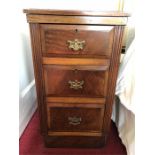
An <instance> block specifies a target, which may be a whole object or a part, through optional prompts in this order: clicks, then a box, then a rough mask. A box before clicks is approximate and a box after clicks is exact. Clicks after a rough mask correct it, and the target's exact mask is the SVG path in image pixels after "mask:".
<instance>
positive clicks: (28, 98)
mask: <svg viewBox="0 0 155 155" xmlns="http://www.w3.org/2000/svg"><path fill="white" fill-rule="evenodd" d="M36 109H37V103H36V89H35V81H34V80H33V81H32V82H31V83H30V84H29V85H28V86H27V87H26V88H25V89H24V90H23V91H22V92H21V93H20V99H19V137H21V135H22V133H23V132H24V130H25V128H26V126H27V125H28V123H29V121H30V119H31V117H32V116H33V114H34V112H35V111H36Z"/></svg>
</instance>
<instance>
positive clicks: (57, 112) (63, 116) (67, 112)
mask: <svg viewBox="0 0 155 155" xmlns="http://www.w3.org/2000/svg"><path fill="white" fill-rule="evenodd" d="M47 108H48V129H49V131H54V132H56V131H57V132H81V133H82V132H89V131H91V132H96V131H98V132H99V131H100V132H101V131H102V123H103V115H104V108H86V107H85V108H81V107H76V108H75V107H50V106H48V107H47ZM69 118H77V119H80V121H79V122H78V123H79V124H71V123H70V122H71V121H70V120H69ZM73 123H74V122H73ZM79 136H80V134H79Z"/></svg>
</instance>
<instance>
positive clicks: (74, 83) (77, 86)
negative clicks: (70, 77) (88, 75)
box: [68, 80, 84, 90]
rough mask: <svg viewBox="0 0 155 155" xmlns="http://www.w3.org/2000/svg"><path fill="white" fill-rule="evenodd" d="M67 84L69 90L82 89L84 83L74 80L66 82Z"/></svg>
mask: <svg viewBox="0 0 155 155" xmlns="http://www.w3.org/2000/svg"><path fill="white" fill-rule="evenodd" d="M68 83H69V84H70V88H71V89H75V90H77V89H82V88H83V85H84V81H83V80H82V81H78V80H74V81H68Z"/></svg>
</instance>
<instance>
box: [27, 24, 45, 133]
mask: <svg viewBox="0 0 155 155" xmlns="http://www.w3.org/2000/svg"><path fill="white" fill-rule="evenodd" d="M30 34H31V46H32V57H33V66H34V75H35V82H36V92H37V102H38V107H39V117H40V127H41V133H42V134H43V135H44V134H45V133H46V132H47V128H46V107H45V105H44V97H43V95H44V93H43V92H42V90H43V89H44V83H43V81H42V80H40V79H43V74H42V72H43V70H42V63H41V47H40V46H38V45H40V44H41V42H40V41H41V40H40V30H39V25H38V24H30Z"/></svg>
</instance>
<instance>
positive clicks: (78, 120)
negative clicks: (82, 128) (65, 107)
mask: <svg viewBox="0 0 155 155" xmlns="http://www.w3.org/2000/svg"><path fill="white" fill-rule="evenodd" d="M68 121H69V124H72V125H79V124H80V123H81V121H82V119H81V117H75V116H74V117H68Z"/></svg>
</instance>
